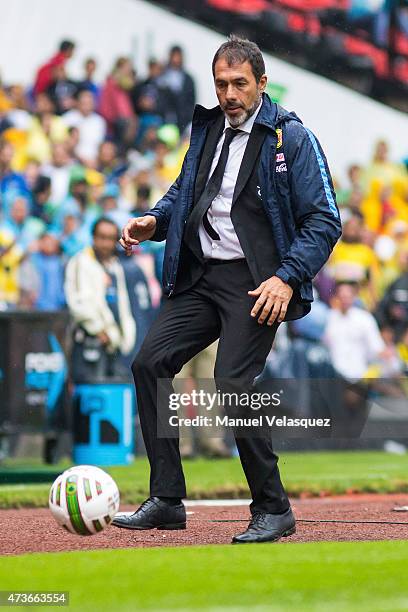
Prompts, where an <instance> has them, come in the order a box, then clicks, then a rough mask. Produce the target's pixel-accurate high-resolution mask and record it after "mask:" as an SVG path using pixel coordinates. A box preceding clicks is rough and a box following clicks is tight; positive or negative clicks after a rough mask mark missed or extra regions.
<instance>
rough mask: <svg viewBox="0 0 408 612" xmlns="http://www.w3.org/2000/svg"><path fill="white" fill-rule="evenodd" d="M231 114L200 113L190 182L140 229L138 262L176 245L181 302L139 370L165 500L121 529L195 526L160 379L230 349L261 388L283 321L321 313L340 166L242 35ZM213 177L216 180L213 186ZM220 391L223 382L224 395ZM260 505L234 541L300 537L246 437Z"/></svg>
mask: <svg viewBox="0 0 408 612" xmlns="http://www.w3.org/2000/svg"><path fill="white" fill-rule="evenodd" d="M213 74H214V82H215V90H216V93H217V97H218V101H219V106H217V107H216V108H214V109H212V110H207V109H204V108H203V107H201V106H198V107H197V108H196V110H195V113H194V117H193V124H192V134H191V142H190V148H189V150H188V152H187V154H186V157H185V160H184V163H183V167H182V170H181V174H180V176H179V177H178V179H177V180H176V182H175V183H174V184H173V185H172V186H171V187H170V189H169V191H168V192H167V194H166V195H165V196H164V197H163V198H162V199H161V200H160V202H158V204H156V206H155V207H154V208H153V209H152V210H151V211H150V212H148V213H146V215H145V216H143V217H140V218H138V219H133V220H131V221H129V222H128V224H127V226H126V227H125V228H124V230H123V235H122V239H121V244H122V246H123V247H124V248H125V249H126V252H127V253H131V251H132V247H133V245H135V244H138V243H139V242H141V241H143V240H149V239H153V240H163V239H164V238H167V243H166V253H165V259H164V267H163V284H164V292H165V294H166V295H167V296H168V297H169V298H170V299H168V300H167V301H166V302H165V303H164V306H163V307H162V310H161V312H160V313H159V315H158V317H157V318H156V320H155V322H154V323H153V325H152V327H151V329H150V331H149V333H148V335H147V337H146V338H145V341H144V343H143V345H142V348H141V350H140V351H139V353H138V355H137V357H136V359H135V361H134V363H133V374H134V376H135V381H136V389H137V394H138V409H139V414H140V420H141V426H142V430H143V435H144V439H145V443H146V448H147V453H148V456H149V461H150V465H151V478H150V487H151V488H150V493H151V497H150V498H149V499H148V500H146V501H145V502H144V503H143V504H142V506H141V507H140V508H139V509H138V510H137V511H136V512H135V513H134V514H132V515H130V516H123V515H119V516H117V518H115V520H114V524H115V525H116V526H119V527H127V528H134V529H149V528H154V527H160V528H168V529H177V528H184V527H185V521H186V518H185V510H184V506H183V504H182V502H181V499H182V498H183V497H185V495H186V490H185V483H184V476H183V471H182V467H181V461H180V454H179V449H178V445H177V440H174V439H168V438H162V437H158V435H157V418H158V417H157V406H156V381H157V379H172V378H173V377H174V375H175V374H176V373H177V372H179V371H180V370H181V368H182V366H183V364H184V363H186V362H187V361H188V360H189V359H191V358H192V357H193V356H194V355H196V354H197V353H198V352H199V351H201V350H202V349H204V348H205V347H207V346H209V345H210V344H211V343H212V342H213V341H214V340H215V339H217V338H219V339H220V340H219V345H218V351H217V359H216V364H215V371H214V376H215V379H216V381H218V380H219V379H221V378H222V379H223V380H225V379H228V380H234V381H235V380H237V381H238V382H239V385H240V387H241V388H245V387H251V385H252V384H253V381H254V379H255V377H256V376H258V375H259V374H260V373H261V372H262V370H263V368H264V365H265V361H266V358H267V355H268V353H269V352H270V349H271V346H272V343H273V340H274V336H275V333H276V330H277V328H278V325H279V323H280V322H281V321H283V320H284V319H285V320H288V319H294V318H299V317H301V316H303V315H304V314H306V313H307V312H309V310H310V302H311V301H312V300H313V296H312V283H311V279H312V278H313V277H314V275H315V274H316V273H317V272H318V270H319V269H320V268H321V267H322V265H323V264H324V263H325V262H326V260H327V258H328V256H329V254H330V251H331V249H332V248H333V246H334V244H335V242H336V240H337V239H338V238H339V236H340V231H341V228H340V220H339V213H338V209H337V206H336V203H335V196H334V190H333V185H332V182H331V178H330V174H329V170H328V168H327V163H326V161H325V158H324V155H323V153H322V150H321V148H320V145H319V143H318V142H317V140H316V138H315V137H314V135H313V134H312V133H311V132H310V131H309V130H308V129H307V128H304V127H303V125H302V124H301V122H300V120H299V119H298V118H297V117H296V115H294V114H293V113H288V112H287V111H285V110H284V109H282V108H281V107H278V106H277V105H276V104H274V103H272V102H271V100H270V98H269V97H268V96H267V95H266V94H265V93H264V91H265V87H266V82H267V77H266V75H265V64H264V61H263V58H262V54H261V52H260V51H259V49H258V47H257V46H256V45H255V44H254V43H252V42H249V41H247V40H242V39H239V38H236V37H231V38H230V39H229V40H228V42H226V43H224V44H223V45H222V46H221V47H220V48H219V49H218V51H217V53H216V54H215V57H214V60H213ZM208 179H209V180H208ZM217 386H218V385H217ZM236 444H237V447H238V451H239V454H240V459H241V462H242V465H243V468H244V471H245V475H246V478H247V480H248V484H249V488H250V491H251V495H252V499H253V501H252V504H251V513H252V519H251V522H250V524H249V527H248V529H247V531H246V532H245V533H244V534H241V535H239V536H236V537H235V538H234V540H233V541H234V542H236V543H244V542H267V541H275V540H278V539H279V538H280V537H282V536H287V535H290V534H292V533H294V531H295V519H294V517H293V514H292V511H291V508H290V504H289V500H288V498H287V495H286V493H285V490H284V488H283V485H282V483H281V481H280V476H279V470H278V466H277V462H278V458H277V456H276V455H275V454H274V453H273V449H272V445H271V441H270V439H269V438H267V437H252V438H250V437H236Z"/></svg>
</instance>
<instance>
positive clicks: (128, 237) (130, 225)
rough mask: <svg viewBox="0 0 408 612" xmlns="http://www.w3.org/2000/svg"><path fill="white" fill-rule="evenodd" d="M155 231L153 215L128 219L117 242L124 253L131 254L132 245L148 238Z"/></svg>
mask: <svg viewBox="0 0 408 612" xmlns="http://www.w3.org/2000/svg"><path fill="white" fill-rule="evenodd" d="M155 231H156V217H153V215H145V216H144V217H137V218H136V219H129V221H128V222H127V224H126V225H125V227H124V228H123V230H122V238H121V239H120V240H119V243H120V245H121V246H122V247H123V248H124V249H125V251H126V255H131V254H132V247H133V245H137V244H139V242H143V241H144V240H149V239H150V238H151V237H152V236H153V234H154V233H155Z"/></svg>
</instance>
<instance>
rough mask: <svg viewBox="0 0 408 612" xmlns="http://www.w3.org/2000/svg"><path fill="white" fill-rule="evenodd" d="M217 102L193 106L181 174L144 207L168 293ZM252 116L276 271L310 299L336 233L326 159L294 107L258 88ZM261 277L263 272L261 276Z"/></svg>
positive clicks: (303, 297) (338, 227)
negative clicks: (259, 98)
mask: <svg viewBox="0 0 408 612" xmlns="http://www.w3.org/2000/svg"><path fill="white" fill-rule="evenodd" d="M221 112H222V111H221V109H220V107H219V106H217V107H215V108H212V109H206V108H204V107H203V106H200V105H197V106H196V107H195V111H194V115H193V122H192V131H191V140H190V147H189V149H188V151H187V153H186V156H185V158H184V162H183V166H182V169H181V172H180V175H179V177H178V178H177V180H176V181H175V182H174V183H173V185H172V186H171V187H170V189H169V190H168V192H167V193H166V195H165V196H164V197H163V198H162V199H161V200H160V201H159V202H158V203H157V204H156V206H155V207H154V208H153V209H152V210H150V211H149V212H148V213H146V214H150V215H153V216H154V217H156V232H155V234H154V236H153V237H152V240H159V241H160V240H164V239H167V242H166V250H165V254H164V264H163V289H164V293H165V295H167V296H169V297H170V296H171V294H172V292H173V288H174V285H175V281H176V274H177V265H178V261H179V254H180V246H181V240H182V236H183V229H184V225H185V223H186V220H187V217H188V214H189V212H190V210H191V208H192V206H193V195H194V183H195V179H196V175H197V171H198V165H199V161H200V154H201V151H202V148H203V145H204V142H205V138H206V134H207V130H209V129H211V127H212V125H213V124H214V122H215V121H216V120H217V118H218V116H219V114H220V113H221ZM255 123H260V124H262V125H264V126H266V127H267V128H268V133H267V135H266V138H265V140H264V143H263V146H262V149H261V154H260V162H259V169H258V174H259V176H258V178H259V186H260V195H261V198H262V202H263V205H264V207H265V210H266V213H267V216H268V219H269V221H270V223H271V227H272V231H273V236H274V240H275V244H276V248H277V252H278V254H279V258H280V267H279V269H278V271H277V272H276V276H278V277H279V278H281V279H282V280H283V281H284V282H286V283H289V284H290V285H291V286H292V287H297V288H298V289H299V292H300V298H301V300H302V301H303V302H312V301H313V293H312V279H313V278H314V276H315V275H316V274H317V272H318V271H319V270H320V268H321V267H322V266H323V265H324V264H325V262H326V261H327V259H328V257H329V255H330V253H331V251H332V249H333V247H334V245H335V244H336V242H337V240H338V239H339V237H340V235H341V223H340V216H339V211H338V208H337V204H336V196H335V193H334V189H333V183H332V179H331V176H330V171H329V168H328V165H327V161H326V158H325V156H324V153H323V151H322V148H321V146H320V144H319V142H318V141H317V139H316V137H315V136H314V135H313V134H312V132H311V131H310V130H308V129H307V128H306V127H304V125H303V124H302V122H301V120H300V119H299V118H298V117H297V116H296V115H295V113H289V112H288V111H286V110H285V109H284V108H282V107H281V106H279V105H277V104H275V103H273V102H272V101H271V99H270V98H269V96H268V95H267V94H263V104H262V108H261V110H260V111H259V113H258V116H257V118H256V120H255ZM265 280H266V279H265Z"/></svg>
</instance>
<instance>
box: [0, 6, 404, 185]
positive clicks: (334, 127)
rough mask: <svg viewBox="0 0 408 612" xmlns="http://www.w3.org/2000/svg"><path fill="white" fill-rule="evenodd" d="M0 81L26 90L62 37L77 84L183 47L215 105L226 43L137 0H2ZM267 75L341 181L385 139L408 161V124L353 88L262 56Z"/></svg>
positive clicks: (202, 96)
mask: <svg viewBox="0 0 408 612" xmlns="http://www.w3.org/2000/svg"><path fill="white" fill-rule="evenodd" d="M1 4H2V19H1V23H0V74H1V77H2V80H3V81H4V82H5V83H8V82H21V83H25V84H27V83H29V82H30V81H31V80H32V77H33V75H34V73H35V70H36V68H37V67H38V65H39V64H40V63H41V62H43V61H44V60H46V59H47V58H48V57H49V56H50V55H51V54H52V53H53V52H54V50H55V47H56V45H57V43H58V41H60V40H61V39H62V38H72V39H73V40H74V41H75V42H76V43H77V52H76V54H75V57H74V58H73V59H72V60H71V62H70V65H69V72H70V74H72V76H73V77H78V76H79V75H80V74H81V66H82V63H83V60H84V59H85V58H86V57H87V56H89V55H93V56H95V57H96V58H97V60H98V61H99V75H98V76H99V77H100V78H102V76H103V75H104V74H106V72H107V71H108V70H109V69H110V68H111V64H112V60H113V58H115V57H116V56H118V55H131V56H132V57H133V58H134V61H135V65H136V67H137V69H138V71H139V72H140V74H143V71H144V67H145V65H146V60H147V58H148V57H149V56H151V55H155V56H157V57H159V58H164V57H165V55H166V53H167V50H168V48H169V46H170V45H172V44H174V43H180V44H181V45H182V46H183V47H184V49H185V52H186V64H187V68H188V70H189V71H190V72H191V73H192V74H193V76H194V77H195V79H196V83H197V91H198V101H199V102H200V103H202V104H204V105H206V106H214V105H215V104H216V98H215V94H214V91H213V85H212V75H211V59H212V56H213V54H214V51H215V50H216V48H217V46H218V45H219V44H220V43H221V42H222V41H223V40H224V38H223V37H222V36H220V35H219V34H217V33H214V32H213V31H211V30H210V29H208V28H204V27H201V26H198V25H195V24H192V23H191V22H189V21H188V20H185V19H182V18H180V17H177V16H175V15H173V14H171V13H169V12H167V11H164V10H162V9H159V8H157V7H156V6H153V5H151V4H149V3H148V2H141V1H139V0H71V1H70V2H65V1H63V0H35V1H33V2H29V1H28V0H2V3H1ZM265 58H266V64H267V73H268V76H269V79H270V80H271V81H273V82H274V83H277V84H280V85H282V86H284V87H285V88H286V90H287V91H286V94H285V97H284V99H283V105H284V106H285V107H286V108H288V109H290V110H295V111H296V113H297V114H298V115H299V116H300V117H301V118H302V120H303V121H304V123H305V124H306V125H307V126H308V127H310V128H311V129H312V130H313V131H314V132H315V133H316V135H317V136H318V137H319V139H320V141H321V143H322V145H323V147H324V149H325V151H326V153H327V157H328V159H329V163H330V165H331V167H332V169H333V171H334V173H335V174H336V175H337V176H338V177H339V178H342V177H343V176H344V173H345V170H346V168H347V166H348V165H349V164H350V163H351V162H360V163H364V162H366V161H367V160H368V159H369V157H370V155H371V152H372V148H373V143H374V142H375V141H376V140H377V139H379V138H386V139H387V140H388V141H389V143H390V145H391V155H392V157H393V158H394V159H401V158H404V157H406V156H408V117H407V116H406V115H405V114H403V113H401V112H398V111H395V110H392V109H390V108H388V107H386V106H384V105H382V104H379V103H377V102H374V101H372V100H370V99H367V98H365V97H364V96H361V95H360V94H357V93H354V92H352V91H350V90H349V89H347V88H345V87H342V86H340V85H337V84H335V83H332V82H331V81H329V80H327V79H324V78H322V77H319V76H315V75H313V74H311V73H309V72H306V71H304V70H302V69H300V68H296V67H294V66H292V65H290V64H288V63H286V62H283V61H280V60H277V59H275V58H273V57H272V56H270V55H268V54H265Z"/></svg>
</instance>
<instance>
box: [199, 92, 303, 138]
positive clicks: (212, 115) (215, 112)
mask: <svg viewBox="0 0 408 612" xmlns="http://www.w3.org/2000/svg"><path fill="white" fill-rule="evenodd" d="M262 99H263V104H262V107H261V110H260V111H259V113H258V116H257V118H256V120H255V124H260V125H264V126H266V127H267V128H269V129H271V130H275V129H276V127H277V126H278V125H279V124H281V123H282V122H284V121H287V120H289V119H294V120H295V121H299V122H300V123H301V121H300V119H299V117H297V116H296V115H295V113H289V112H288V111H287V110H286V109H284V108H283V107H282V106H279V104H275V102H272V100H271V99H270V97H269V95H268V94H267V93H263V94H262ZM221 114H223V113H222V110H221V108H220V106H219V105H217V106H214V108H205V107H204V106H201V104H197V105H196V107H195V109H194V115H193V125H196V124H207V123H208V122H210V121H215V120H216V119H217V117H219V116H220V115H221Z"/></svg>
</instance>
